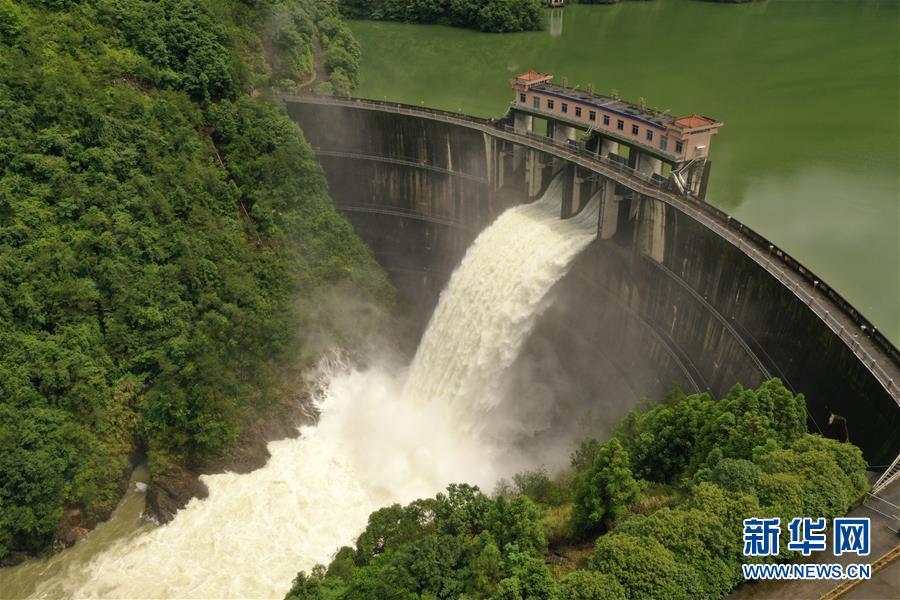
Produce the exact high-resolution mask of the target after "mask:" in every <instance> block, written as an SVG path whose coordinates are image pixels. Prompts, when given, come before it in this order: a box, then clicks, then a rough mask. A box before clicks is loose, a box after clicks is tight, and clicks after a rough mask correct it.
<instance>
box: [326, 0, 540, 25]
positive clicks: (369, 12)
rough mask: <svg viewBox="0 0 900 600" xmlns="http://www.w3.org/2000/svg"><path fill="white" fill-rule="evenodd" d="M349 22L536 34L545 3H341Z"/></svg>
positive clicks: (382, 0)
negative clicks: (392, 22)
mask: <svg viewBox="0 0 900 600" xmlns="http://www.w3.org/2000/svg"><path fill="white" fill-rule="evenodd" d="M340 2H341V10H342V11H343V12H344V13H345V14H346V15H347V16H348V17H350V18H354V19H373V20H376V21H401V22H403V23H436V24H439V25H453V26H455V27H466V28H468V29H478V30H480V31H491V32H511V31H535V30H538V29H541V28H542V27H543V26H544V8H545V3H544V2H542V0H415V1H412V2H411V1H409V0H340Z"/></svg>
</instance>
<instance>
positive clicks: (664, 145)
mask: <svg viewBox="0 0 900 600" xmlns="http://www.w3.org/2000/svg"><path fill="white" fill-rule="evenodd" d="M659 149H660V150H662V151H663V152H666V151H667V150H668V149H669V138H667V137H666V136H662V137H660V138H659Z"/></svg>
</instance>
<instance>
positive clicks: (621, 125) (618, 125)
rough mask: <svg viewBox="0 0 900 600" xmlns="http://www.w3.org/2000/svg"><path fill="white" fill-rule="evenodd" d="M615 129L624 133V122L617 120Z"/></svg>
mask: <svg viewBox="0 0 900 600" xmlns="http://www.w3.org/2000/svg"><path fill="white" fill-rule="evenodd" d="M616 129H618V130H619V131H625V121H623V120H622V119H619V120H618V121H617V122H616Z"/></svg>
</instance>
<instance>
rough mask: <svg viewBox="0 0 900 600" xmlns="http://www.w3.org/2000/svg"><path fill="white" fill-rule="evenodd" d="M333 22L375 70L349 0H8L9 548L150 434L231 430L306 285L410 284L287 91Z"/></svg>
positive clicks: (0, 104)
mask: <svg viewBox="0 0 900 600" xmlns="http://www.w3.org/2000/svg"><path fill="white" fill-rule="evenodd" d="M317 45H318V47H319V49H320V50H321V51H323V52H328V51H329V50H330V51H331V53H332V55H338V58H339V59H341V60H336V59H335V58H332V64H331V66H330V67H329V68H328V70H329V71H332V72H333V74H334V75H336V78H337V79H338V80H339V82H340V85H352V81H354V80H355V77H356V73H355V62H356V61H357V60H358V48H356V47H355V42H353V41H352V37H350V35H349V33H348V31H347V30H346V26H345V25H344V23H343V22H342V21H341V19H340V16H339V14H338V12H337V7H336V5H335V4H334V3H332V2H330V1H327V0H326V1H322V0H292V1H291V2H282V1H279V0H256V1H252V0H247V1H245V2H240V1H238V0H216V1H213V0H161V1H159V2H157V1H152V0H84V1H76V0H30V1H17V0H0V172H2V175H0V559H3V557H5V556H7V555H9V554H11V553H20V552H23V551H24V552H37V551H41V550H44V549H46V548H48V547H49V546H50V545H51V544H52V543H53V542H54V538H55V535H56V532H57V528H58V526H59V524H60V519H61V516H62V514H63V511H64V509H65V508H70V509H73V510H77V511H80V513H81V514H82V516H83V521H84V523H85V524H90V523H92V522H95V521H96V519H97V518H99V517H101V516H103V515H105V514H107V513H108V511H109V510H111V508H112V507H113V506H114V505H115V503H116V501H117V499H118V497H119V495H120V493H121V491H122V489H123V487H122V486H123V485H124V481H125V479H124V478H125V476H126V474H127V471H128V469H129V468H130V462H131V459H132V457H133V456H135V455H136V454H137V453H138V452H143V451H146V453H147V455H148V457H149V464H150V469H151V476H152V474H153V473H154V472H156V471H158V470H159V469H160V468H162V467H163V466H164V465H166V464H169V463H175V464H187V463H189V462H191V461H194V460H197V459H198V458H202V457H205V456H210V455H215V454H217V453H221V452H224V451H226V450H227V449H228V447H229V445H230V444H232V443H233V441H234V440H235V439H236V437H237V436H238V434H239V433H240V431H241V429H242V426H243V425H244V423H246V422H247V420H248V419H249V418H251V417H252V416H254V415H256V414H258V413H259V412H261V411H265V410H266V409H267V408H269V407H272V406H274V405H276V404H277V403H278V402H280V401H281V400H282V398H281V394H283V393H284V392H282V391H281V387H282V384H283V383H284V377H283V369H284V368H286V367H297V364H296V361H297V360H298V358H297V357H298V356H300V355H301V354H302V353H303V352H304V351H305V350H308V348H307V346H306V345H305V342H306V340H307V335H308V333H307V332H308V331H309V328H310V325H311V323H310V319H309V318H308V317H309V315H308V314H307V312H306V311H308V310H309V309H305V308H303V307H304V306H308V305H309V304H308V303H303V302H298V301H297V300H298V298H309V297H311V296H312V295H313V294H315V293H316V292H317V291H318V290H321V289H323V288H325V287H328V286H330V285H332V284H336V283H338V282H349V284H350V287H351V288H353V289H355V290H356V292H357V293H359V294H365V295H366V296H374V297H378V298H382V299H387V298H389V296H390V291H389V289H388V286H387V284H386V282H385V279H384V277H383V275H382V274H381V272H380V270H379V269H378V268H377V266H376V265H375V263H374V262H373V260H372V258H371V256H370V253H369V252H368V250H367V249H366V248H365V247H364V245H363V244H362V243H361V242H360V241H359V240H358V239H357V238H356V237H355V236H354V233H353V231H352V229H351V227H350V226H349V225H348V224H347V222H346V221H345V220H344V219H343V218H342V217H340V216H339V215H338V214H336V213H335V211H334V210H333V209H332V207H331V204H330V201H329V198H328V195H327V189H326V183H325V180H324V177H323V175H322V173H321V170H320V168H319V166H318V165H317V163H316V162H315V158H314V156H313V153H312V151H311V149H310V147H309V146H308V145H307V143H306V142H305V141H304V139H303V137H302V134H301V132H300V131H299V129H298V128H297V127H296V126H295V125H294V124H293V123H292V122H291V121H290V120H289V119H288V118H287V117H286V116H284V115H283V113H282V111H281V110H279V109H278V108H277V105H276V103H275V102H274V101H272V100H271V99H268V98H267V92H266V90H267V88H268V86H269V85H270V84H272V83H276V82H282V83H283V82H284V81H285V80H289V83H291V84H293V83H296V82H301V81H304V80H306V79H308V78H310V77H311V75H312V73H313V72H314V70H315V59H314V57H315V54H316V48H317ZM354 52H355V53H356V55H355V57H354ZM307 354H308V352H307ZM304 356H305V359H306V360H309V358H310V357H308V356H306V355H304Z"/></svg>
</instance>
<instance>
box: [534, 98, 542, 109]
mask: <svg viewBox="0 0 900 600" xmlns="http://www.w3.org/2000/svg"><path fill="white" fill-rule="evenodd" d="M532 102H533V103H534V107H535V108H540V107H541V99H540V98H538V97H537V96H535V97H534V98H533V99H532Z"/></svg>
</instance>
